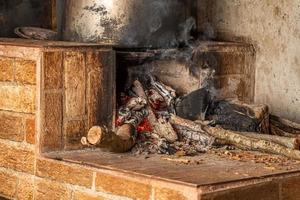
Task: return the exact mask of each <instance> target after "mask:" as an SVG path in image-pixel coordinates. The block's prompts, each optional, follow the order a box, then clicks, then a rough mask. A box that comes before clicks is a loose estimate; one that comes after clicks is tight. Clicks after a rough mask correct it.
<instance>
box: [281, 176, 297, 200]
mask: <svg viewBox="0 0 300 200" xmlns="http://www.w3.org/2000/svg"><path fill="white" fill-rule="evenodd" d="M299 184H300V177H294V178H288V179H284V180H283V181H282V189H281V199H283V200H297V199H299V198H300V187H299Z"/></svg>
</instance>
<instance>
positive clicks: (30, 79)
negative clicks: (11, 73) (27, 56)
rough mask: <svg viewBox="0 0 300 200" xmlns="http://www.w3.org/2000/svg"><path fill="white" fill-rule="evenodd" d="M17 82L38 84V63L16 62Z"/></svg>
mask: <svg viewBox="0 0 300 200" xmlns="http://www.w3.org/2000/svg"><path fill="white" fill-rule="evenodd" d="M15 81H16V82H18V83H22V84H31V85H34V84H36V62H35V61H32V60H23V59H16V60H15Z"/></svg>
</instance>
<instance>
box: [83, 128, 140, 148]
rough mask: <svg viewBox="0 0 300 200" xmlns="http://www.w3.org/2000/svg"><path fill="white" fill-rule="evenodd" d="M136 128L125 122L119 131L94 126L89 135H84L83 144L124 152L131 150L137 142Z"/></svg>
mask: <svg viewBox="0 0 300 200" xmlns="http://www.w3.org/2000/svg"><path fill="white" fill-rule="evenodd" d="M135 139H136V129H135V127H134V126H133V125H131V124H124V125H122V126H120V127H119V128H118V129H117V132H116V133H114V132H110V131H108V130H107V129H106V128H104V127H100V126H94V127H92V128H91V129H90V130H89V132H88V134H87V137H83V138H82V139H81V142H82V144H83V145H92V146H95V147H99V148H101V149H105V150H108V151H111V152H116V153H124V152H127V151H129V150H130V149H131V148H132V147H133V146H134V144H135Z"/></svg>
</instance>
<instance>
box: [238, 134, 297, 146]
mask: <svg viewBox="0 0 300 200" xmlns="http://www.w3.org/2000/svg"><path fill="white" fill-rule="evenodd" d="M239 134H241V135H245V136H248V137H251V138H256V139H259V140H266V141H271V142H275V143H277V144H280V145H282V146H285V147H287V148H290V149H296V150H299V146H300V144H299V139H298V138H290V137H282V136H277V135H267V134H259V133H251V132H241V133H239Z"/></svg>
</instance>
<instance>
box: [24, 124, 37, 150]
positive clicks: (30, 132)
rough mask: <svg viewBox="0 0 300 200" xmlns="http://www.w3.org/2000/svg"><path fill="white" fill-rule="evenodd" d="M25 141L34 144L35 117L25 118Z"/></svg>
mask: <svg viewBox="0 0 300 200" xmlns="http://www.w3.org/2000/svg"><path fill="white" fill-rule="evenodd" d="M25 132H26V142H27V143H29V144H35V119H34V118H33V119H26V122H25Z"/></svg>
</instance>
